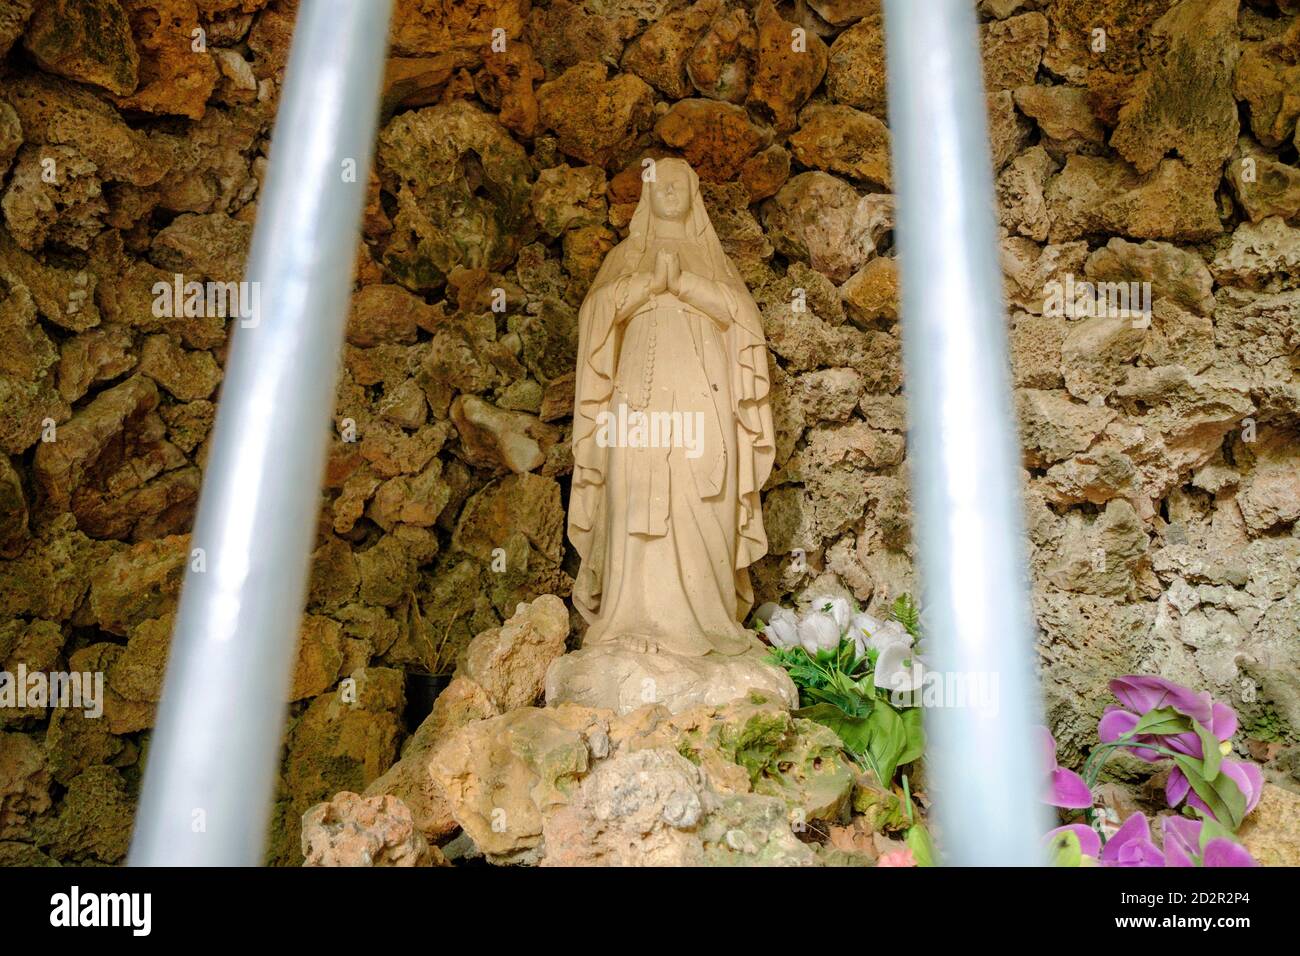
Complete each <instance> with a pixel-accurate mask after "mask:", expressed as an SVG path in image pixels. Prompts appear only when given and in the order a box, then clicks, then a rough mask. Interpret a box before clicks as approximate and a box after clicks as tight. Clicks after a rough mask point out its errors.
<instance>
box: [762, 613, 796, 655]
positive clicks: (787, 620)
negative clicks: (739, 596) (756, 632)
mask: <svg viewBox="0 0 1300 956" xmlns="http://www.w3.org/2000/svg"><path fill="white" fill-rule="evenodd" d="M766 607H768V605H766V604H765V605H763V608H759V610H760V611H762V610H763V609H764V608H766ZM771 607H772V608H773V610H772V611H770V612H769V617H768V618H767V626H766V627H764V628H763V634H764V635H765V636H766V637H767V639H768V640H769V641H770V642H771V643H772V646H773V647H779V648H782V649H785V648H789V647H798V646H799V619H798V618H797V617H795V614H794V612H793V611H788V610H786V609H785V608H783V607H777V606H776V605H775V604H773V605H771Z"/></svg>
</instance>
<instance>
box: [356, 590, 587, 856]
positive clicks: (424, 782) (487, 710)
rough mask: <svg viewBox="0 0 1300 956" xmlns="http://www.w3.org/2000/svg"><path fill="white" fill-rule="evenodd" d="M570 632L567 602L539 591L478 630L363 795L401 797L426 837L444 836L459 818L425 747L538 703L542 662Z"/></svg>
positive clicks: (546, 663)
mask: <svg viewBox="0 0 1300 956" xmlns="http://www.w3.org/2000/svg"><path fill="white" fill-rule="evenodd" d="M568 634H569V612H568V609H567V608H566V607H565V606H564V602H563V601H561V600H560V599H559V598H557V597H555V596H554V595H550V594H544V595H542V596H541V597H539V598H538V599H537V600H536V601H534V602H533V603H532V604H520V605H519V606H518V608H516V610H515V614H514V615H513V616H512V617H511V618H510V619H509V620H508V621H506V623H505V624H504V625H502V626H501V627H499V628H491V629H489V630H487V631H484V632H483V633H481V634H479V635H478V636H476V637H475V638H474V639H473V640H472V641H471V642H470V643H469V646H468V647H467V648H466V651H465V654H464V656H463V658H462V659H461V662H460V663H459V665H458V666H457V668H456V673H455V675H454V676H453V677H452V679H451V682H450V683H449V684H448V685H447V687H446V689H445V690H443V692H442V693H441V694H439V695H438V698H437V700H436V701H434V705H433V711H432V713H430V715H429V716H428V717H427V718H425V720H424V722H423V723H421V724H420V726H419V728H418V729H416V731H415V733H414V734H413V735H412V736H411V737H410V739H408V740H407V741H406V743H405V745H404V746H403V750H402V759H401V760H399V761H397V763H395V764H394V765H393V766H392V767H391V768H389V769H388V771H387V772H385V773H384V775H383V776H381V777H380V778H379V779H377V780H375V781H374V782H373V783H371V784H370V786H369V787H368V788H367V790H366V792H365V793H366V796H367V797H373V796H377V795H383V794H391V795H393V796H395V797H399V798H401V800H402V801H403V805H404V806H406V807H407V808H409V811H410V813H411V814H412V816H413V819H414V824H415V826H416V828H417V829H418V830H419V831H420V832H422V833H423V834H424V835H425V836H426V837H428V838H429V839H430V840H436V839H440V838H442V837H445V836H446V835H448V834H449V833H450V832H451V830H452V829H453V828H454V827H455V825H456V824H455V823H454V821H453V819H452V817H451V815H450V812H449V810H448V808H447V804H446V801H445V799H444V797H443V796H442V794H441V792H439V791H438V790H437V789H436V788H435V787H434V786H433V780H432V778H431V777H430V776H429V769H428V763H429V754H430V753H431V751H432V750H433V748H434V747H436V746H438V745H440V744H442V743H443V742H444V741H445V740H446V739H447V738H448V737H450V736H451V735H452V734H453V733H455V732H456V731H457V730H459V729H460V728H461V727H463V726H465V725H466V724H468V723H470V722H472V721H475V720H483V719H485V718H489V717H496V716H499V715H500V714H503V713H505V712H507V711H509V710H513V709H517V708H520V707H527V706H529V705H531V704H533V703H535V702H536V701H537V700H538V698H539V697H541V695H542V690H543V685H544V681H545V677H546V669H547V667H548V666H549V665H550V663H551V662H552V661H553V660H555V659H556V658H557V657H559V656H560V655H561V654H563V653H564V642H565V639H566V638H567V637H568Z"/></svg>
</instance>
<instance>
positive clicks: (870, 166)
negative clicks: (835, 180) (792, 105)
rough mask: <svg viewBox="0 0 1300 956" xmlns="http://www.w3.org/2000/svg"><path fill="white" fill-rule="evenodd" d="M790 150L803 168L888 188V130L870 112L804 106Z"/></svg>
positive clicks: (845, 108)
mask: <svg viewBox="0 0 1300 956" xmlns="http://www.w3.org/2000/svg"><path fill="white" fill-rule="evenodd" d="M790 149H791V150H792V151H793V152H794V157H795V159H797V160H799V162H801V163H803V164H804V165H805V166H811V167H812V168H814V169H825V170H829V171H830V172H833V173H843V174H844V175H846V176H852V177H853V178H854V179H861V180H865V181H866V182H869V183H874V184H875V185H877V186H884V187H885V188H886V189H888V188H889V186H890V176H889V129H888V128H887V127H886V126H885V124H884V123H882V122H881V121H880V120H878V119H876V118H875V117H874V116H872V115H871V114H870V113H863V112H860V111H859V110H855V109H854V108H853V107H851V106H841V105H839V104H830V103H814V104H811V105H809V106H806V107H804V109H803V112H801V113H800V114H799V130H798V132H796V133H795V134H794V135H792V136H791V137H790Z"/></svg>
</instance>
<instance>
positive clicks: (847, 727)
mask: <svg viewBox="0 0 1300 956" xmlns="http://www.w3.org/2000/svg"><path fill="white" fill-rule="evenodd" d="M794 715H795V716H796V717H803V718H806V719H807V720H815V721H816V722H817V723H819V724H821V725H822V726H824V727H829V728H830V729H831V730H833V731H835V733H836V734H837V735H839V738H840V740H841V741H843V742H844V746H845V748H846V749H848V750H849V751H851V752H852V753H858V754H861V753H865V752H866V750H867V744H868V742H869V741H870V738H871V728H870V718H869V717H855V716H852V715H851V714H847V713H845V712H844V710H843V709H842V708H840V707H836V706H835V705H834V704H831V703H820V704H813V705H812V706H811V707H802V708H800V709H799V710H796V711H795V712H794Z"/></svg>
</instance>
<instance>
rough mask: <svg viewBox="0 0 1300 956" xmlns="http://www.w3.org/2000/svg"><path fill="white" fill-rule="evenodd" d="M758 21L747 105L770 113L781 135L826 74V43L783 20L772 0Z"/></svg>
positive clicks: (765, 2)
mask: <svg viewBox="0 0 1300 956" xmlns="http://www.w3.org/2000/svg"><path fill="white" fill-rule="evenodd" d="M757 22H758V62H757V65H756V67H755V70H754V81H753V84H752V85H751V86H750V90H749V100H748V102H749V103H750V104H751V105H753V106H755V107H757V108H758V109H759V110H760V112H763V113H765V114H767V116H768V117H770V118H771V121H772V125H773V126H774V127H776V129H777V131H778V132H786V131H789V130H791V129H793V128H794V125H795V113H796V111H797V110H798V109H799V107H800V106H802V105H803V104H804V102H805V101H806V100H807V99H808V97H809V96H811V95H812V92H813V90H815V89H817V85H818V84H819V83H821V81H822V77H823V76H825V74H826V61H827V56H828V54H827V50H826V44H825V43H823V42H822V41H821V40H820V39H819V38H818V37H816V36H813V35H812V34H809V33H808V32H807V31H806V30H804V28H803V27H799V26H796V25H795V24H793V23H791V22H789V21H788V20H784V19H782V18H781V15H780V14H779V13H777V12H776V6H775V5H774V4H773V3H772V0H763V3H762V4H761V5H760V6H759V8H758V14H757Z"/></svg>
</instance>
